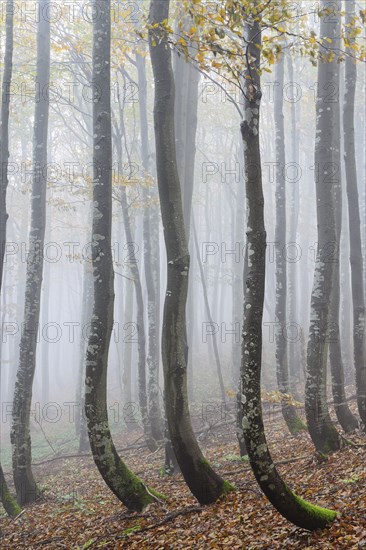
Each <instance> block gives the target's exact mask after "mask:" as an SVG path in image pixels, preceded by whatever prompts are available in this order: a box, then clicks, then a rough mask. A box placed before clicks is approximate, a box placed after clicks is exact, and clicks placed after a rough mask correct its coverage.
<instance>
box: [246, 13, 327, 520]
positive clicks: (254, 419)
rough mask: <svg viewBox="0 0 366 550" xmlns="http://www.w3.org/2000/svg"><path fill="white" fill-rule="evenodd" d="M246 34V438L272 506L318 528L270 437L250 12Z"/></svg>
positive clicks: (254, 37) (256, 45)
mask: <svg viewBox="0 0 366 550" xmlns="http://www.w3.org/2000/svg"><path fill="white" fill-rule="evenodd" d="M248 12H249V9H248ZM245 31H246V33H245V34H246V40H247V43H248V46H247V49H248V60H249V63H250V65H249V66H247V67H246V75H245V76H246V77H247V78H246V80H245V82H246V87H245V88H246V89H245V96H244V121H243V122H242V124H241V133H242V138H243V142H244V155H245V179H246V197H247V231H246V233H247V256H246V262H247V266H246V268H245V269H246V280H245V291H244V293H245V301H244V326H243V347H242V365H241V388H242V392H243V393H242V396H241V402H242V407H243V429H244V437H245V443H246V447H247V450H248V455H249V460H250V464H251V467H252V469H253V472H254V475H255V477H256V479H257V481H258V484H259V486H260V487H261V489H262V491H263V492H264V493H265V495H266V496H267V498H268V499H269V500H270V502H271V503H272V504H273V505H274V506H275V507H276V509H277V510H278V511H279V512H280V513H281V514H282V515H283V516H284V517H285V518H287V519H288V520H290V521H292V523H294V524H295V525H298V526H299V527H303V528H304V529H309V530H314V529H318V528H321V527H325V526H326V525H327V524H328V523H330V522H331V521H333V520H334V518H335V517H336V513H335V512H332V511H330V510H327V509H325V508H319V507H318V506H313V505H311V504H309V503H308V502H306V501H304V500H302V499H301V498H299V497H298V496H296V495H295V494H294V493H293V492H292V491H291V490H290V489H289V488H288V487H287V485H286V484H285V483H284V481H283V480H282V478H281V477H280V475H279V473H278V472H277V470H276V468H275V465H274V463H273V461H272V457H271V455H270V453H269V449H268V446H267V441H266V437H265V433H264V425H263V417H262V405H261V380H260V378H261V366H262V319H263V306H264V286H265V276H266V273H265V271H266V261H265V250H266V230H265V226H264V197H263V187H262V172H261V153H260V144H259V120H260V119H259V115H260V104H261V97H262V92H261V88H260V86H261V81H260V76H259V74H258V69H259V67H260V47H261V30H260V23H259V22H258V19H256V20H254V19H253V17H252V15H251V14H250V12H249V13H247V14H246V23H245Z"/></svg>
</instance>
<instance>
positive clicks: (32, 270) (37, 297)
mask: <svg viewBox="0 0 366 550" xmlns="http://www.w3.org/2000/svg"><path fill="white" fill-rule="evenodd" d="M46 3H47V1H46V0H42V1H41V6H40V7H41V8H42V7H43V6H42V4H46ZM40 12H41V16H40V21H39V23H38V31H37V76H36V81H37V84H38V86H39V90H41V92H40V93H39V96H37V97H36V101H35V115H34V135H33V182H32V199H31V223H30V235H29V255H28V260H27V276H26V286H25V304H24V320H23V330H22V336H21V341H20V352H19V366H18V371H17V378H16V383H15V390H14V400H13V419H12V420H13V423H12V430H11V442H12V447H13V449H12V453H13V471H14V483H15V488H16V492H17V499H18V502H19V503H20V504H26V503H29V502H33V501H34V500H36V498H37V496H38V489H37V486H36V482H35V480H34V477H33V472H32V467H31V460H32V449H31V437H30V429H29V420H30V409H31V403H32V386H33V380H34V373H35V368H36V351H37V331H38V325H39V317H40V302H41V286H42V276H43V247H44V236H45V226H46V190H47V169H46V166H47V144H48V139H47V138H48V115H49V100H48V98H47V94H45V93H42V90H46V89H47V88H48V85H49V78H50V22H49V18H48V17H43V16H42V14H43V13H44V12H43V10H42V9H41V10H40Z"/></svg>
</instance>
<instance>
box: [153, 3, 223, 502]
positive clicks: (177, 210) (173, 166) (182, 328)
mask: <svg viewBox="0 0 366 550" xmlns="http://www.w3.org/2000/svg"><path fill="white" fill-rule="evenodd" d="M169 6H170V0H164V1H162V0H151V4H150V15H149V23H150V29H149V45H150V56H151V62H152V67H153V73H154V82H155V102H154V127H155V143H156V160H157V162H156V164H157V175H158V186H159V196H160V206H161V213H162V220H163V227H164V238H165V245H166V252H167V269H168V281H167V290H166V296H165V303H164V316H163V333H162V357H163V367H164V381H165V402H166V414H167V421H168V426H169V433H170V437H171V441H172V445H173V448H174V452H175V455H176V458H177V461H178V464H179V467H180V469H181V472H182V474H183V477H184V479H185V481H186V483H187V485H188V487H189V488H190V490H191V491H192V493H193V494H194V496H195V497H196V498H197V500H198V501H199V502H200V503H201V504H209V503H212V502H214V501H215V500H217V498H219V497H220V496H221V495H222V494H224V493H225V492H227V491H228V490H230V489H231V486H230V485H229V484H227V483H226V482H224V480H223V479H222V478H221V477H220V476H219V475H218V474H217V473H216V472H214V470H213V469H212V468H211V466H210V465H209V463H208V462H207V461H206V460H205V458H204V456H203V454H202V452H201V450H200V448H199V446H198V443H197V440H196V438H195V435H194V432H193V429H192V424H191V419H190V414H189V408H188V395H187V357H186V353H185V347H186V346H185V335H186V300H187V291H188V275H189V262H190V258H189V252H188V244H187V238H186V232H185V224H184V217H183V207H182V195H181V188H180V182H179V176H178V167H177V160H176V159H177V157H176V148H175V130H174V93H175V92H174V76H173V70H172V62H171V51H170V48H169V45H168V40H167V33H166V31H165V30H164V29H163V28H162V27H161V23H162V22H163V21H164V20H167V19H168V17H169ZM154 25H156V26H155V27H154Z"/></svg>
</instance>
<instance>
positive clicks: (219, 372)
mask: <svg viewBox="0 0 366 550" xmlns="http://www.w3.org/2000/svg"><path fill="white" fill-rule="evenodd" d="M191 224H192V233H193V239H194V246H195V249H196V258H197V263H198V267H199V270H200V276H201V282H202V290H203V300H204V303H205V310H206V315H207V319H208V321H209V323H211V325H212V324H213V319H212V315H211V309H210V303H209V301H208V292H207V286H206V282H205V274H204V271H203V267H202V263H201V256H200V248H199V245H198V238H197V231H196V225H195V221H194V217H193V215H192V216H191ZM212 345H213V352H214V357H215V363H216V370H217V376H218V379H219V385H220V392H221V399H222V403H223V405H224V407H225V409H226V408H227V403H226V393H225V386H224V380H223V377H222V367H221V361H220V354H219V348H218V346H217V338H216V334H213V338H212Z"/></svg>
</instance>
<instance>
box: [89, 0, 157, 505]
mask: <svg viewBox="0 0 366 550" xmlns="http://www.w3.org/2000/svg"><path fill="white" fill-rule="evenodd" d="M95 7H96V10H97V13H98V17H96V18H95V19H94V23H93V90H98V91H97V92H96V93H95V97H94V102H93V170H94V175H93V205H94V210H93V229H92V265H93V277H94V307H93V317H92V323H91V325H92V326H91V330H90V336H89V341H88V348H87V354H86V376H85V386H86V387H85V412H86V417H87V426H88V435H89V442H90V447H91V450H92V453H93V458H94V462H95V464H96V465H97V467H98V469H99V471H100V473H101V475H102V477H103V479H104V481H105V482H106V484H107V485H108V487H109V488H110V489H111V490H112V491H113V493H114V494H115V495H116V496H117V497H118V498H119V499H120V500H121V501H122V502H123V503H124V504H125V505H126V506H127V507H128V508H129V509H130V510H136V511H141V510H143V509H144V507H145V506H147V504H149V503H150V502H153V501H154V500H156V496H155V495H154V492H153V491H152V490H148V489H147V487H146V486H145V485H144V483H142V481H141V480H140V479H139V478H138V477H137V476H135V475H134V474H133V473H132V472H131V471H130V470H129V469H128V468H127V466H126V465H125V464H124V463H123V462H122V460H120V458H119V456H118V454H117V451H116V448H115V446H114V443H113V441H112V436H111V433H110V429H109V424H108V410H107V370H108V351H109V345H110V339H111V334H112V329H113V306H114V272H113V258H112V250H111V230H112V136H111V134H112V124H111V73H110V63H111V57H110V56H111V6H110V1H107V2H106V1H105V0H95Z"/></svg>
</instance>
